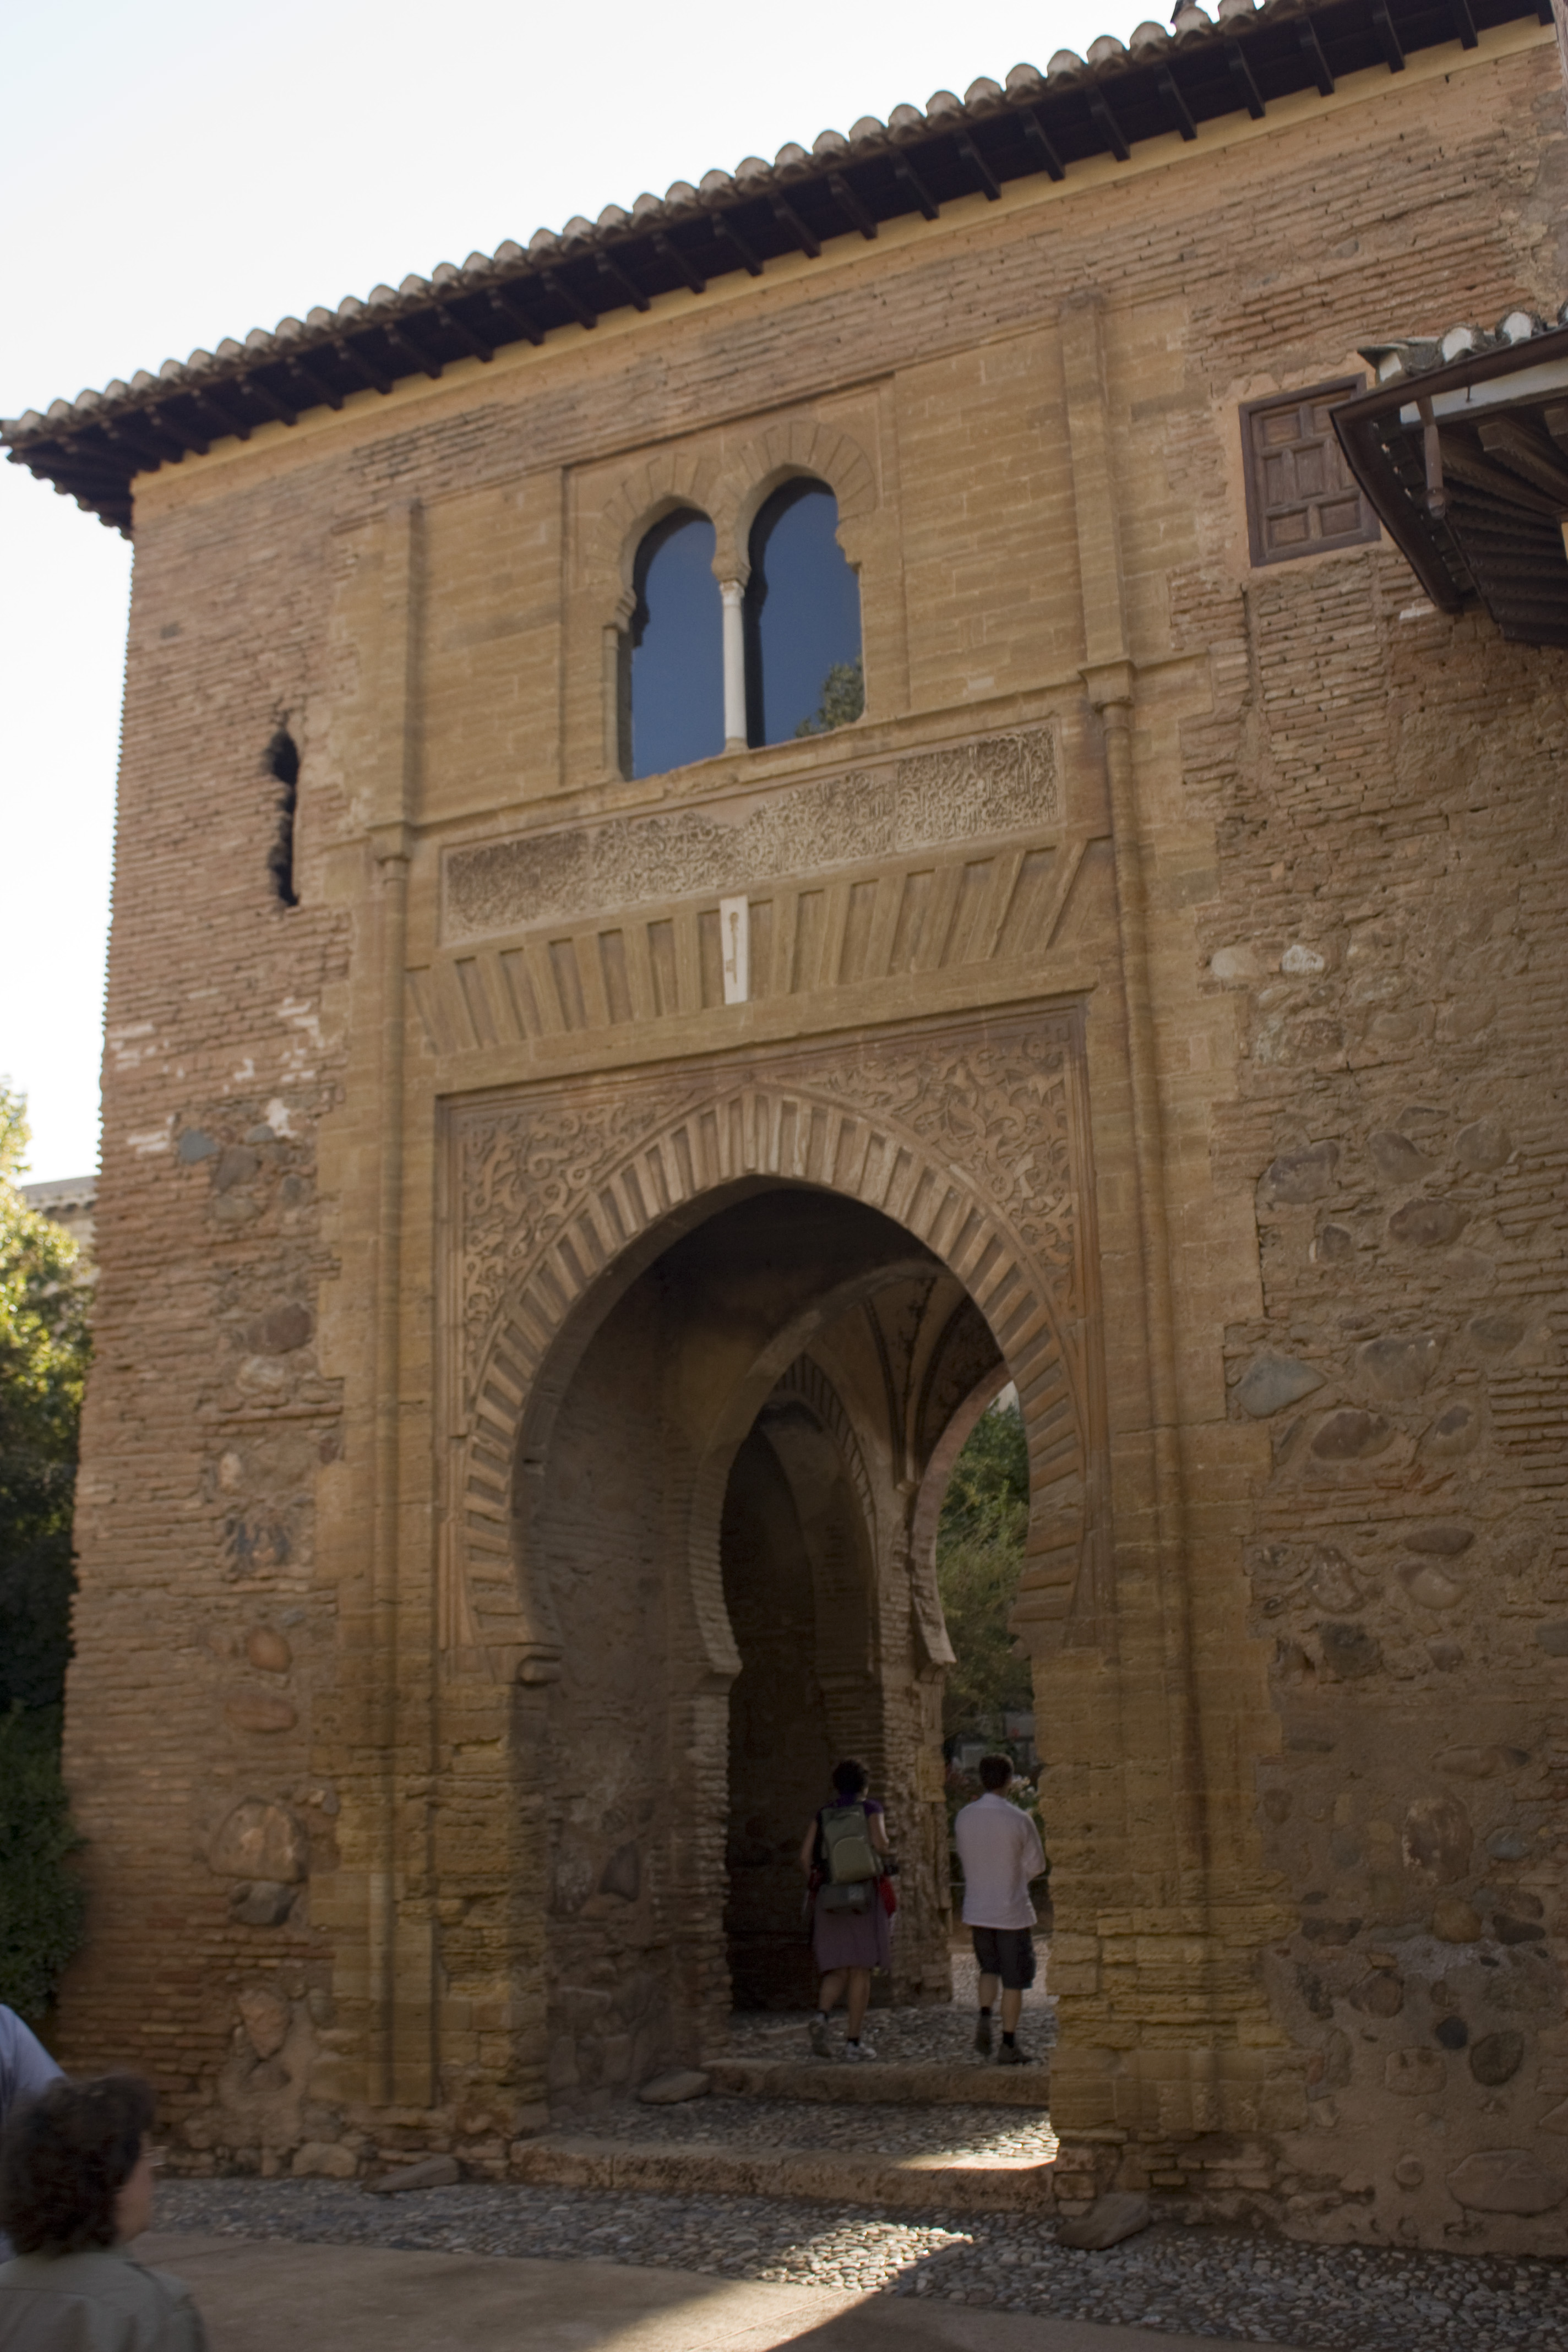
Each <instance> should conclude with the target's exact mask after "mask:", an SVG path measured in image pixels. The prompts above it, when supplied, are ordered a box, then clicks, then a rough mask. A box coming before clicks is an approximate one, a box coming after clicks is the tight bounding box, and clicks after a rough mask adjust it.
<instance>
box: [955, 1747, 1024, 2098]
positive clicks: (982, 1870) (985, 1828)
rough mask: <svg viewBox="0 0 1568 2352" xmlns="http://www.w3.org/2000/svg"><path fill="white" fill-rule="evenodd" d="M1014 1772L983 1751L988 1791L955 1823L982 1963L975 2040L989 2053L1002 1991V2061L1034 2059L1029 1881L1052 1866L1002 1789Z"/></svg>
mask: <svg viewBox="0 0 1568 2352" xmlns="http://www.w3.org/2000/svg"><path fill="white" fill-rule="evenodd" d="M1012 1778H1013V1766H1012V1763H1011V1761H1010V1760H1009V1759H1008V1758H1007V1757H1005V1756H983V1757H982V1758H981V1759H980V1785H981V1787H982V1788H983V1789H984V1791H985V1793H984V1796H982V1797H977V1798H976V1799H975V1801H974V1802H973V1804H972V1805H965V1806H964V1807H963V1810H962V1811H961V1812H960V1813H959V1816H958V1819H957V1820H956V1821H955V1822H954V1823H953V1825H952V1830H953V1836H954V1838H955V1840H956V1841H957V1844H958V1859H959V1861H960V1863H961V1864H963V1924H964V1926H965V1927H967V1928H968V1929H969V1930H970V1932H971V1934H972V1935H973V1938H974V1957H975V1958H976V1960H977V1961H978V1962H979V1964H980V2018H979V2021H978V2023H977V2024H976V2026H975V2029H974V2046H975V2048H976V2050H979V2051H981V2052H983V2053H984V2055H985V2056H986V2057H989V2056H990V2054H991V2011H992V2009H993V2007H994V2004H995V2000H996V1993H997V1989H998V1986H1000V1989H1001V1993H1002V2047H1001V2049H1000V2050H999V2051H998V2053H997V2061H998V2063H999V2064H1001V2065H1003V2066H1026V2065H1028V2064H1029V2063H1030V2061H1029V2060H1028V2058H1027V2057H1026V2055H1025V2053H1024V2052H1023V2051H1022V2050H1020V2049H1019V2047H1018V2017H1019V2013H1020V2011H1022V2009H1023V2006H1024V1995H1025V1992H1026V1990H1027V1989H1028V1987H1029V1986H1030V1985H1032V1984H1033V1983H1034V1981H1035V1938H1034V1937H1033V1935H1032V1934H1031V1933H1030V1930H1031V1929H1032V1928H1033V1927H1034V1924H1035V1906H1034V1905H1033V1904H1032V1903H1031V1902H1030V1900H1029V1882H1030V1880H1031V1879H1034V1878H1037V1877H1038V1876H1039V1875H1040V1873H1041V1872H1042V1871H1043V1870H1044V1868H1045V1866H1046V1853H1045V1848H1044V1847H1043V1846H1042V1845H1041V1843H1040V1837H1039V1832H1038V1831H1037V1829H1036V1827H1035V1824H1034V1822H1032V1821H1031V1820H1030V1818H1029V1816H1028V1814H1027V1813H1026V1812H1021V1811H1019V1809H1018V1807H1017V1806H1016V1805H1014V1804H1009V1802H1008V1801H1007V1799H1006V1798H1005V1796H1004V1795H1003V1794H1002V1791H1003V1790H1004V1789H1005V1788H1006V1787H1007V1786H1008V1784H1009V1783H1010V1782H1011V1780H1012Z"/></svg>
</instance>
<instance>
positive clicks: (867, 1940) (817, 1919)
mask: <svg viewBox="0 0 1568 2352" xmlns="http://www.w3.org/2000/svg"><path fill="white" fill-rule="evenodd" d="M824 1891H825V1890H824V1889H822V1888H820V1887H819V1888H818V1889H817V1895H816V1912H815V1915H814V1916H813V1919H812V1927H811V1949H812V1956H813V1958H815V1959H816V1968H817V1973H818V1975H819V1976H826V1975H828V1974H829V1973H830V1972H831V1970H833V1969H885V1968H888V1967H889V1966H890V1965H891V1962H892V1957H893V1923H892V1921H891V1920H890V1919H889V1916H888V1915H887V1913H886V1912H885V1911H884V1910H883V1908H882V1902H881V1897H880V1896H879V1895H878V1894H877V1892H876V1890H875V1888H873V1890H872V1894H871V1902H870V1907H869V1908H868V1910H865V1911H827V1910H825V1909H824V1908H823V1903H822V1897H823V1893H824Z"/></svg>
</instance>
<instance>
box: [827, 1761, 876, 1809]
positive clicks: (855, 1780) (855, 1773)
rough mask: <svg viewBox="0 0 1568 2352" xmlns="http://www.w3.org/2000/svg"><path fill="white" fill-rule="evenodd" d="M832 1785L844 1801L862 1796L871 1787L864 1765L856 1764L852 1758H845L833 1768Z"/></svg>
mask: <svg viewBox="0 0 1568 2352" xmlns="http://www.w3.org/2000/svg"><path fill="white" fill-rule="evenodd" d="M833 1785H834V1787H835V1788H836V1789H837V1791H838V1793H839V1795H840V1796H841V1797H843V1798H845V1799H846V1800H847V1799H849V1798H851V1797H859V1796H863V1795H864V1794H865V1792H866V1790H868V1788H869V1787H870V1785H871V1775H870V1774H869V1772H868V1771H867V1769H866V1767H865V1766H864V1764H857V1762H856V1761H855V1759H854V1758H853V1756H847V1757H846V1758H845V1759H844V1761H843V1763H842V1764H836V1765H835V1766H834V1768H833Z"/></svg>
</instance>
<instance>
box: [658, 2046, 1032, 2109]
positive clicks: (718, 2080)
mask: <svg viewBox="0 0 1568 2352" xmlns="http://www.w3.org/2000/svg"><path fill="white" fill-rule="evenodd" d="M702 2071H703V2073H704V2074H706V2075H707V2076H708V2079H709V2081H710V2083H711V2084H712V2086H713V2088H714V2089H715V2090H716V2091H727V2092H728V2093H729V2094H730V2095H731V2097H738V2098H749V2099H808V2100H811V2101H813V2102H814V2103H821V2104H824V2105H834V2106H839V2105H843V2106H906V2105H916V2106H965V2107H1045V2106H1047V2105H1048V2104H1049V2102H1050V2092H1051V2070H1050V2067H1049V2066H1048V2065H1047V2064H1040V2065H1035V2066H996V2065H990V2066H987V2065H981V2064H976V2063H973V2062H972V2063H969V2064H967V2065H965V2064H963V2063H954V2064H952V2065H942V2064H933V2063H930V2062H929V2061H926V2062H921V2063H907V2064H904V2065H900V2064H899V2063H896V2062H891V2063H888V2064H885V2065H884V2064H882V2063H880V2062H878V2063H874V2064H871V2065H866V2066H846V2065H844V2064H842V2063H838V2064H835V2063H831V2062H827V2061H824V2060H822V2059H820V2058H705V2059H704V2060H703V2062H702Z"/></svg>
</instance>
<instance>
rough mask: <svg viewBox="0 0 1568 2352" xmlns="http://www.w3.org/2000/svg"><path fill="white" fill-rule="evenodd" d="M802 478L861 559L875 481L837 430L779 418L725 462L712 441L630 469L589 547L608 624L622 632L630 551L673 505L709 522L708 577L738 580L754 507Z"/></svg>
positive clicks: (859, 452) (854, 559)
mask: <svg viewBox="0 0 1568 2352" xmlns="http://www.w3.org/2000/svg"><path fill="white" fill-rule="evenodd" d="M802 474H810V475H815V476H816V478H817V479H818V480H820V481H824V482H826V484H827V486H828V488H829V489H831V490H832V492H833V493H834V496H835V497H836V499H837V501H838V536H839V540H840V542H841V544H843V546H844V550H845V553H846V554H847V557H848V559H849V561H850V562H851V563H858V562H859V546H858V525H860V524H861V523H863V522H864V520H866V518H867V517H868V516H869V515H870V514H872V513H874V512H875V510H876V506H877V477H876V473H875V470H874V468H873V467H872V464H871V461H870V459H869V457H868V456H867V455H866V452H865V450H864V449H863V448H862V447H861V446H860V444H859V443H858V441H857V440H855V439H854V438H853V436H851V435H849V434H847V433H845V432H843V431H841V430H840V429H839V427H838V426H837V425H824V424H822V423H820V422H818V420H817V419H816V418H815V417H809V416H795V417H787V418H783V419H781V420H780V421H779V422H778V423H777V424H775V425H771V426H770V427H769V428H768V430H767V431H766V432H764V433H762V434H759V435H758V436H756V438H755V439H754V440H752V441H749V442H747V443H746V444H745V446H743V447H742V448H740V449H736V450H732V451H731V452H730V453H729V454H728V455H727V456H726V457H720V455H719V452H718V449H717V447H716V446H715V445H714V444H712V443H711V442H710V443H705V444H702V445H700V446H689V447H686V448H683V449H669V450H660V451H659V452H658V454H657V455H656V456H655V457H650V458H648V459H647V461H646V462H645V463H644V464H641V465H638V466H635V467H632V468H631V470H630V471H629V472H628V473H627V474H626V477H625V478H624V479H623V480H622V481H620V482H619V483H618V484H617V485H616V489H615V491H614V493H613V494H612V496H611V497H610V499H608V500H607V502H606V504H605V507H604V509H602V511H601V513H600V516H599V519H598V522H597V524H596V525H595V529H594V531H593V535H592V540H591V541H590V545H591V549H592V552H591V554H590V556H589V558H588V562H587V564H586V567H585V570H586V578H587V583H588V585H589V587H590V589H591V590H592V592H593V593H595V595H596V597H597V598H598V599H599V601H600V602H601V603H603V604H605V619H606V620H608V619H610V618H611V617H612V615H613V617H614V618H615V619H616V622H617V623H618V624H619V625H620V626H621V627H623V628H624V627H625V625H626V622H627V621H628V620H629V619H630V617H631V596H632V567H633V564H634V563H635V562H636V560H637V549H638V548H639V547H640V545H641V544H642V541H643V539H644V537H645V536H646V534H647V532H648V531H649V530H652V528H653V526H654V524H655V523H656V522H658V521H659V520H661V518H662V517H663V516H665V515H667V514H668V513H670V512H671V511H672V510H673V509H675V508H677V507H695V508H696V509H698V511H699V512H700V513H701V514H705V515H707V516H708V517H709V518H710V520H711V522H712V524H713V538H714V551H713V569H714V572H715V573H716V574H717V576H718V577H719V578H720V579H721V580H739V581H742V582H744V580H745V579H746V578H747V576H748V574H749V572H750V570H751V566H750V563H749V562H748V560H747V546H746V541H747V538H748V535H749V533H750V530H751V526H752V521H753V520H754V519H755V516H756V513H757V510H758V509H759V508H760V507H761V506H762V504H763V500H764V499H766V498H767V496H768V494H769V492H770V491H772V490H773V489H775V488H777V487H778V485H779V484H780V483H781V482H784V481H787V480H789V479H790V478H792V477H794V476H799V475H802Z"/></svg>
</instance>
